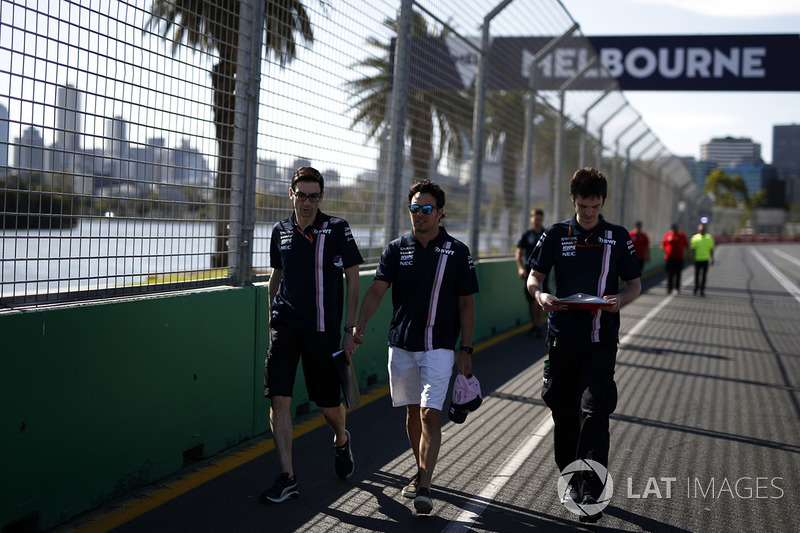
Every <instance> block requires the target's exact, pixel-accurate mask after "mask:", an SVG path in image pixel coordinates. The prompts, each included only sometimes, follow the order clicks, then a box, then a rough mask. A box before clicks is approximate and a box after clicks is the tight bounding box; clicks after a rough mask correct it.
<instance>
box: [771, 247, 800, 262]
mask: <svg viewBox="0 0 800 533" xmlns="http://www.w3.org/2000/svg"><path fill="white" fill-rule="evenodd" d="M771 251H772V253H773V254H775V255H777V256H778V257H782V258H784V259H786V260H787V261H789V262H791V263H794V264H795V265H797V266H800V259H797V258H796V257H792V256H791V255H789V254H787V253H786V252H784V251H783V250H778V249H777V248H773V249H772V250H771Z"/></svg>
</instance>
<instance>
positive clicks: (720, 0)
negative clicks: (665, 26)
mask: <svg viewBox="0 0 800 533" xmlns="http://www.w3.org/2000/svg"><path fill="white" fill-rule="evenodd" d="M636 1H637V2H638V3H642V4H658V5H662V6H667V7H673V8H676V9H683V10H685V11H691V12H693V13H699V14H701V15H712V16H717V17H733V18H738V17H771V16H780V15H800V2H798V1H797V0H762V1H760V2H754V1H752V0H701V1H698V0H636Z"/></svg>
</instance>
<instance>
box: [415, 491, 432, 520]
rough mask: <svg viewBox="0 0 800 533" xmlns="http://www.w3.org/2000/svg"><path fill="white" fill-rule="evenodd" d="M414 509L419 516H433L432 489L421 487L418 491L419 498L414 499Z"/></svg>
mask: <svg viewBox="0 0 800 533" xmlns="http://www.w3.org/2000/svg"><path fill="white" fill-rule="evenodd" d="M414 509H416V510H417V512H418V513H419V514H431V511H433V500H432V499H431V489H429V488H428V487H419V488H418V489H417V497H416V498H414Z"/></svg>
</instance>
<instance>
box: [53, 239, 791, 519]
mask: <svg viewBox="0 0 800 533" xmlns="http://www.w3.org/2000/svg"><path fill="white" fill-rule="evenodd" d="M716 258H717V263H716V265H714V266H712V267H711V268H710V270H709V281H708V285H707V289H706V296H705V297H700V296H693V295H692V291H691V287H692V284H693V270H692V269H691V268H687V269H686V270H684V273H683V280H682V281H683V289H682V291H681V294H679V295H678V294H675V293H673V294H672V295H669V296H668V295H667V294H666V290H665V283H664V281H663V279H659V278H653V279H650V280H648V282H647V283H645V287H646V288H645V290H644V291H643V293H642V295H641V296H640V297H639V298H638V299H637V300H636V301H634V302H633V303H631V304H630V305H628V306H626V307H624V308H623V309H622V329H621V332H620V339H621V345H620V350H619V354H618V357H617V367H616V380H617V384H618V387H619V392H620V399H619V404H618V407H617V410H616V412H615V413H614V414H613V415H612V420H611V454H610V461H609V475H610V477H611V479H612V481H613V496H612V498H611V501H610V503H609V504H608V506H607V507H606V508H605V510H604V512H605V516H604V517H603V518H602V520H600V521H599V522H598V523H597V524H595V525H584V524H581V523H579V521H578V519H577V515H576V514H573V513H572V512H570V511H569V510H568V509H566V508H565V507H564V505H562V504H561V503H560V502H559V496H558V493H557V492H558V491H557V480H558V478H559V474H560V473H559V472H558V471H557V468H556V466H555V463H554V461H553V446H552V422H551V418H550V413H549V411H548V409H547V408H546V407H545V405H544V404H543V402H542V401H541V399H540V395H539V394H540V390H541V382H542V367H543V361H544V358H545V347H544V344H543V342H542V341H541V340H534V339H531V338H529V337H527V336H526V335H524V334H523V333H522V332H521V331H520V332H516V334H513V335H510V336H506V337H504V338H498V339H494V340H493V341H490V342H488V343H485V344H484V345H483V346H482V347H481V348H480V350H479V351H478V352H477V353H476V355H475V356H474V357H473V365H474V372H475V375H476V376H477V377H478V378H479V379H480V382H481V386H482V390H483V394H484V402H483V405H482V406H481V407H480V409H479V410H478V411H476V412H474V413H472V414H470V415H469V417H468V418H467V421H466V422H465V423H464V424H462V425H456V424H453V423H452V422H450V421H449V420H448V419H447V417H446V415H445V416H443V442H442V452H441V454H440V457H439V463H438V465H437V467H436V471H435V474H434V480H433V487H432V489H433V498H434V510H433V513H432V514H431V515H429V516H418V515H417V514H416V513H415V511H414V508H413V505H412V500H409V499H405V498H403V497H402V496H401V494H400V489H401V487H402V486H403V485H404V484H405V483H406V481H407V479H408V478H409V477H410V476H411V475H412V473H413V472H414V471H415V465H414V460H413V456H412V454H411V452H410V449H409V445H408V441H407V437H406V435H405V426H404V410H403V409H396V408H393V407H392V406H391V402H390V399H389V397H388V394H387V390H386V388H383V389H380V390H378V391H374V392H372V393H370V394H368V395H366V396H365V398H364V401H363V402H362V404H361V405H360V406H359V407H358V408H357V409H355V410H353V411H350V412H349V413H348V429H349V430H350V432H351V434H352V442H353V451H354V455H355V461H356V471H355V474H354V475H353V477H352V478H351V479H349V480H347V481H340V480H338V479H337V478H336V476H335V474H334V470H333V451H332V450H331V449H330V446H331V443H332V432H331V431H330V429H329V428H327V427H326V426H325V425H324V424H323V423H322V422H321V418H320V417H315V418H311V419H309V420H306V421H304V422H303V423H301V424H298V425H296V435H297V436H296V438H295V442H294V458H295V472H296V475H297V477H298V480H299V490H300V496H299V497H298V498H296V499H292V500H288V501H286V502H284V503H281V504H277V505H276V504H273V505H265V504H261V503H259V502H258V495H259V493H260V492H261V491H262V490H264V489H265V488H267V486H269V485H270V484H271V482H272V479H273V478H274V476H275V475H277V473H278V462H277V458H276V454H275V451H274V449H272V441H271V439H268V440H263V439H262V441H258V440H255V441H253V442H250V443H248V445H247V446H244V447H241V448H240V449H238V450H236V452H235V453H232V454H229V455H228V456H226V457H223V458H216V459H215V460H214V461H213V462H212V463H211V464H201V465H197V466H196V468H195V469H194V470H193V471H189V472H184V473H182V474H181V476H178V477H175V478H173V479H170V480H165V481H164V482H163V483H162V484H160V485H159V486H157V487H150V488H149V489H148V490H147V491H143V492H140V493H138V494H134V495H131V497H129V498H128V499H126V500H125V501H120V502H115V503H114V505H111V506H108V507H106V508H104V509H101V510H99V511H97V512H94V513H89V514H87V515H85V516H83V517H81V518H79V519H78V520H76V521H74V522H73V523H71V524H68V525H67V526H65V527H62V528H60V530H61V531H75V530H79V531H107V530H114V531H116V532H119V533H140V532H148V533H151V532H188V531H191V532H194V533H199V532H229V531H230V532H270V533H273V532H274V533H279V532H290V531H303V532H330V531H335V532H350V531H385V532H401V531H402V532H404V531H414V532H434V531H435V532H443V531H447V532H455V531H477V532H484V531H486V532H518V531H548V532H549V531H555V532H560V531H574V530H591V531H652V532H670V533H671V532H676V533H677V532H684V531H692V532H694V531H697V532H717V531H720V532H721V531H725V532H728V531H764V532H792V531H794V532H796V531H800V526H798V523H799V522H798V515H799V514H800V383H799V382H800V326H799V325H798V324H800V245H797V244H761V245H742V244H739V245H725V246H721V247H719V248H718V249H717V250H716ZM478 312H480V310H478ZM356 357H357V354H356ZM356 361H357V359H356Z"/></svg>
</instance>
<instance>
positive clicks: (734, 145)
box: [700, 137, 763, 167]
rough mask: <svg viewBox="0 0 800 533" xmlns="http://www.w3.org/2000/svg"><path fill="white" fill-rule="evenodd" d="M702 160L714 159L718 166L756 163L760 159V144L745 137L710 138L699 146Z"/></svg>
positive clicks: (759, 161)
mask: <svg viewBox="0 0 800 533" xmlns="http://www.w3.org/2000/svg"><path fill="white" fill-rule="evenodd" d="M700 159H701V160H702V161H714V162H715V163H716V164H717V165H718V166H720V167H736V166H739V165H758V164H759V163H763V161H762V160H761V144H759V143H754V142H753V140H752V139H750V138H747V137H741V138H734V137H725V138H717V139H711V140H710V141H709V142H707V143H703V144H702V146H701V147H700Z"/></svg>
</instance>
